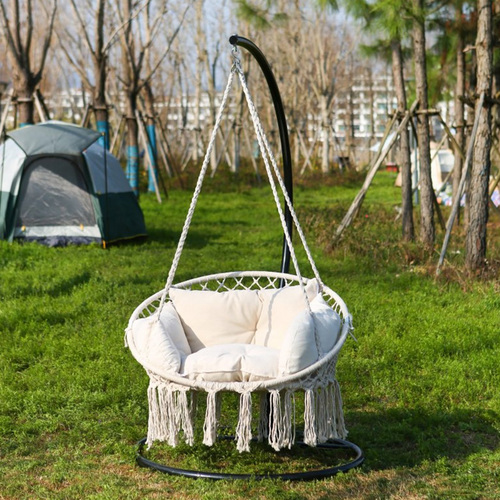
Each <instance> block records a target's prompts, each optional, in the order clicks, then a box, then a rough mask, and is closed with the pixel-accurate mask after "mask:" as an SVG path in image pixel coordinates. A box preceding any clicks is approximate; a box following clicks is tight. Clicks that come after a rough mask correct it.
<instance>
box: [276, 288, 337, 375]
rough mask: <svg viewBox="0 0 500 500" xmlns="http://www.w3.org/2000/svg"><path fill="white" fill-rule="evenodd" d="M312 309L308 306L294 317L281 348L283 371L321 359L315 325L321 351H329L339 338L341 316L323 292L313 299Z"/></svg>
mask: <svg viewBox="0 0 500 500" xmlns="http://www.w3.org/2000/svg"><path fill="white" fill-rule="evenodd" d="M311 311H312V315H310V314H309V311H307V310H306V311H302V312H300V313H299V314H297V315H296V316H295V317H294V318H293V321H292V323H291V325H290V327H289V329H288V331H287V333H286V336H285V339H284V342H283V346H282V348H281V351H280V357H279V363H278V371H279V374H280V375H291V374H293V373H297V372H299V371H300V370H303V369H304V368H307V367H308V366H310V365H312V364H313V363H315V362H316V361H318V359H319V356H320V353H318V349H317V347H316V339H315V332H314V327H315V326H316V332H317V334H318V340H319V345H320V348H321V354H325V353H327V352H329V351H330V350H331V349H332V348H333V346H334V345H335V342H336V341H337V338H338V335H339V332H340V330H341V327H342V320H341V319H340V316H339V315H338V314H337V313H336V312H335V311H334V310H333V309H332V308H331V307H330V306H329V305H328V304H327V303H326V302H325V300H324V299H323V297H322V296H321V295H318V296H317V297H316V298H315V299H314V300H313V301H312V302H311Z"/></svg>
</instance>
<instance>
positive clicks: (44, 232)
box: [0, 121, 146, 246]
mask: <svg viewBox="0 0 500 500" xmlns="http://www.w3.org/2000/svg"><path fill="white" fill-rule="evenodd" d="M100 137H101V134H99V133H97V132H95V131H93V130H89V129H86V128H82V127H79V126H76V125H70V124H66V123H62V122H57V121H49V122H45V123H40V124H37V125H30V126H27V127H23V128H20V129H17V130H14V131H12V132H9V133H8V134H7V138H6V140H5V142H4V143H3V144H1V145H0V186H1V190H0V238H2V239H7V240H9V241H12V240H13V239H14V238H20V239H24V240H30V241H39V242H41V243H44V244H47V245H50V246H55V245H65V244H68V243H91V242H101V243H103V244H108V243H112V242H115V241H119V240H125V239H131V238H137V237H141V236H145V235H146V227H145V225H144V217H143V214H142V211H141V209H140V207H139V204H138V202H137V199H136V197H135V195H134V193H133V192H132V189H131V188H130V185H129V184H128V182H127V179H126V178H125V174H124V172H123V170H122V168H121V165H120V163H119V162H118V160H117V159H116V158H115V157H114V156H113V155H112V154H111V153H109V151H107V150H106V149H105V148H104V146H102V145H101V144H100V143H99V142H97V141H98V139H99V138H100Z"/></svg>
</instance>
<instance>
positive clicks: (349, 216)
mask: <svg viewBox="0 0 500 500" xmlns="http://www.w3.org/2000/svg"><path fill="white" fill-rule="evenodd" d="M417 106H418V100H417V101H415V102H414V103H413V104H412V106H411V108H410V110H409V111H407V112H406V114H405V117H404V118H403V120H402V121H401V123H400V124H399V127H398V129H397V131H396V133H395V134H394V136H393V137H392V138H391V140H390V141H389V143H388V144H387V146H386V148H385V152H384V150H382V152H381V153H380V154H378V155H377V157H376V159H375V163H374V164H373V165H372V167H371V168H370V170H369V171H368V175H367V176H366V179H365V182H364V183H363V186H362V187H361V189H360V191H359V193H358V194H357V195H356V197H355V198H354V201H353V202H352V204H351V206H350V208H349V210H348V211H347V213H346V215H345V216H344V218H343V219H342V222H341V223H340V225H339V227H338V228H337V230H336V231H335V235H334V237H333V242H332V245H335V243H336V242H337V241H338V240H339V239H340V237H341V235H342V232H343V231H344V229H345V228H346V227H348V226H349V225H350V224H351V222H352V221H353V220H354V218H355V217H356V214H357V213H358V211H359V209H360V207H361V205H362V203H363V200H364V198H365V195H366V192H367V191H368V188H369V187H370V184H371V183H372V181H373V178H374V177H375V174H376V173H377V170H378V169H379V167H380V165H381V164H382V162H383V161H384V159H385V157H386V156H387V153H388V152H389V151H390V149H391V148H392V146H393V145H394V143H395V142H396V140H397V138H398V136H399V134H400V133H401V131H402V130H404V128H405V127H406V126H407V124H408V121H409V120H410V118H411V117H412V116H413V114H414V112H415V110H416V109H417Z"/></svg>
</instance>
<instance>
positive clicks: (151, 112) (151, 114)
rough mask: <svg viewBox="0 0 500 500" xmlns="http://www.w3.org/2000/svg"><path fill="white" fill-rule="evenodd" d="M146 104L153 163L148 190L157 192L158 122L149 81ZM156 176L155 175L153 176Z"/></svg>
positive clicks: (145, 96)
mask: <svg viewBox="0 0 500 500" xmlns="http://www.w3.org/2000/svg"><path fill="white" fill-rule="evenodd" d="M144 106H145V109H146V131H147V134H148V141H149V144H148V152H149V155H148V156H149V158H151V161H152V163H153V165H151V168H149V169H148V191H149V192H150V193H155V192H156V186H157V185H158V171H157V167H156V166H157V161H156V160H157V158H158V150H157V147H156V124H155V108H154V97H153V91H152V90H151V85H149V83H147V84H146V85H145V86H144ZM153 176H154V177H153Z"/></svg>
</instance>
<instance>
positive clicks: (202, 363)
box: [182, 344, 279, 382]
mask: <svg viewBox="0 0 500 500" xmlns="http://www.w3.org/2000/svg"><path fill="white" fill-rule="evenodd" d="M278 359H279V352H278V351H277V350H276V349H271V348H269V347H263V346H257V345H252V344H220V345H214V346H211V347H205V348H203V349H201V350H199V351H197V352H195V353H193V354H190V355H189V356H187V357H186V359H185V361H184V365H183V369H182V374H183V375H184V376H186V377H188V378H190V379H192V380H203V381H210V382H253V381H259V380H268V379H272V378H275V377H276V375H277V373H278Z"/></svg>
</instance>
